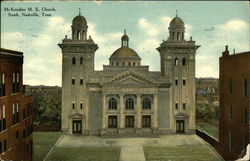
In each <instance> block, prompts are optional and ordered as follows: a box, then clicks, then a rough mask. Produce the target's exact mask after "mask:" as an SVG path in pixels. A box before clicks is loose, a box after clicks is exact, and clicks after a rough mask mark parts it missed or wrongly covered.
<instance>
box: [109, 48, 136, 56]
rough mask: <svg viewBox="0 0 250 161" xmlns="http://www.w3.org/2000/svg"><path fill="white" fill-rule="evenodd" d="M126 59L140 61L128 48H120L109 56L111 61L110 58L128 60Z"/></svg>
mask: <svg viewBox="0 0 250 161" xmlns="http://www.w3.org/2000/svg"><path fill="white" fill-rule="evenodd" d="M128 57H130V58H138V59H140V57H139V56H138V54H137V53H136V52H135V51H134V50H133V49H130V48H128V47H120V48H119V49H117V50H116V51H115V52H114V53H113V54H112V55H111V57H110V58H111V59H112V58H128Z"/></svg>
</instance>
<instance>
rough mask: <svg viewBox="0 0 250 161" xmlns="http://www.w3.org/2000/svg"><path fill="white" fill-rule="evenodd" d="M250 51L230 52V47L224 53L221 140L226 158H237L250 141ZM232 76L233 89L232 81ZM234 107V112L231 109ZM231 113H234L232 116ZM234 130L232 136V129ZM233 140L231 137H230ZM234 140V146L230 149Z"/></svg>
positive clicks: (221, 77) (221, 65) (221, 68)
mask: <svg viewBox="0 0 250 161" xmlns="http://www.w3.org/2000/svg"><path fill="white" fill-rule="evenodd" d="M249 60H250V52H245V53H238V54H234V55H229V52H228V51H227V50H226V51H225V52H223V56H222V57H220V108H221V109H220V110H221V112H220V122H219V142H220V145H221V154H222V156H223V158H224V159H225V160H234V159H236V158H237V156H238V155H239V154H240V152H241V151H242V150H243V149H244V148H245V145H246V144H247V143H248V142H249V140H248V139H249V117H247V119H248V120H247V121H246V122H245V121H244V116H243V115H245V114H244V113H246V115H248V114H249V107H250V104H249V91H250V90H249V84H250V63H249ZM244 79H247V82H248V95H247V96H245V95H244V89H243V88H244V84H243V81H244ZM230 80H232V92H231V93H230V89H229V86H230V85H229V84H230V83H229V81H230ZM230 111H231V112H230ZM230 113H231V115H232V117H231V118H230ZM230 132H231V139H230V134H229V133H230ZM230 140H231V141H230ZM243 140H245V141H243ZM230 142H231V149H230Z"/></svg>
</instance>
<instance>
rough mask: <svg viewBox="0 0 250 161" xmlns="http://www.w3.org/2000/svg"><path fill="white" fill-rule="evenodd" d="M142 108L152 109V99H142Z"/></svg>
mask: <svg viewBox="0 0 250 161" xmlns="http://www.w3.org/2000/svg"><path fill="white" fill-rule="evenodd" d="M142 109H151V101H150V99H149V98H144V99H143V101H142Z"/></svg>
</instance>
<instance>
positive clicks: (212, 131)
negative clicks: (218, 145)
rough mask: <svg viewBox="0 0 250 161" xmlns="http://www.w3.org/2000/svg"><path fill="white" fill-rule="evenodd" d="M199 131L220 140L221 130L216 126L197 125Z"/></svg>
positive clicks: (207, 124)
mask: <svg viewBox="0 0 250 161" xmlns="http://www.w3.org/2000/svg"><path fill="white" fill-rule="evenodd" d="M196 128H197V130H199V131H201V132H205V133H206V134H208V135H209V136H211V137H213V138H214V139H216V140H218V139H219V129H218V128H217V127H216V126H213V125H210V124H209V123H197V125H196Z"/></svg>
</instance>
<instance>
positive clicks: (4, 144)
mask: <svg viewBox="0 0 250 161" xmlns="http://www.w3.org/2000/svg"><path fill="white" fill-rule="evenodd" d="M6 150H7V140H4V143H3V151H4V152H5V151H6Z"/></svg>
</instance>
